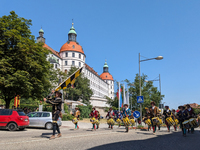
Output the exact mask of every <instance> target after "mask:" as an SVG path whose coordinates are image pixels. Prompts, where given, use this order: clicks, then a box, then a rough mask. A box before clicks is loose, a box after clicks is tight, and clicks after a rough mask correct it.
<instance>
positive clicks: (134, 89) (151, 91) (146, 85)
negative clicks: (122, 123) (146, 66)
mask: <svg viewBox="0 0 200 150" xmlns="http://www.w3.org/2000/svg"><path fill="white" fill-rule="evenodd" d="M146 80H147V75H144V74H143V75H142V76H141V91H142V96H144V103H143V104H142V106H143V111H144V108H145V107H150V106H151V105H150V102H151V101H154V102H155V103H156V106H158V105H159V104H160V102H161V100H162V98H163V97H164V95H160V92H159V91H158V88H157V87H154V86H153V82H152V81H149V82H145V81H146ZM125 82H126V83H127V85H128V86H129V87H130V89H129V93H130V100H129V102H130V103H131V102H132V106H133V109H136V110H139V109H140V105H139V104H138V103H137V96H139V95H140V86H139V75H138V74H136V77H135V80H134V82H132V83H131V82H130V81H129V80H127V79H126V80H125Z"/></svg>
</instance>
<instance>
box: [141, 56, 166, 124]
mask: <svg viewBox="0 0 200 150" xmlns="http://www.w3.org/2000/svg"><path fill="white" fill-rule="evenodd" d="M153 59H156V60H161V59H163V56H158V57H155V58H149V59H143V60H140V53H139V84H140V96H142V92H141V75H140V62H143V61H148V60H153ZM140 114H141V120H142V104H141V103H140Z"/></svg>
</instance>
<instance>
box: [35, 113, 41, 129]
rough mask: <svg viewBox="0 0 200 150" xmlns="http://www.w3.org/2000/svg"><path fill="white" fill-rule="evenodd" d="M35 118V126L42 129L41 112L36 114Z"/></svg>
mask: <svg viewBox="0 0 200 150" xmlns="http://www.w3.org/2000/svg"><path fill="white" fill-rule="evenodd" d="M35 118H36V126H37V127H42V125H41V124H42V112H37V113H36V116H35Z"/></svg>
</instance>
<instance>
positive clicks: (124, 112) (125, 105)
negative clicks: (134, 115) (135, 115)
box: [123, 104, 131, 132]
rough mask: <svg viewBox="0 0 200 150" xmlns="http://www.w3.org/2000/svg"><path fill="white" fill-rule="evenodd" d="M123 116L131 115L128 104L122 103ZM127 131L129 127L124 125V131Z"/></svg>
mask: <svg viewBox="0 0 200 150" xmlns="http://www.w3.org/2000/svg"><path fill="white" fill-rule="evenodd" d="M123 116H124V118H125V117H128V118H129V117H130V116H131V110H130V109H129V108H128V104H124V110H123ZM128 131H129V127H128V126H126V131H125V132H128Z"/></svg>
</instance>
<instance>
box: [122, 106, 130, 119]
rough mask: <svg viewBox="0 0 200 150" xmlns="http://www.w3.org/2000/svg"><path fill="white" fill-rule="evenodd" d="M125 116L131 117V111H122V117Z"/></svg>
mask: <svg viewBox="0 0 200 150" xmlns="http://www.w3.org/2000/svg"><path fill="white" fill-rule="evenodd" d="M126 115H128V117H130V116H131V110H130V109H129V108H127V109H124V110H123V116H124V117H126Z"/></svg>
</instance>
